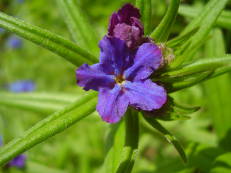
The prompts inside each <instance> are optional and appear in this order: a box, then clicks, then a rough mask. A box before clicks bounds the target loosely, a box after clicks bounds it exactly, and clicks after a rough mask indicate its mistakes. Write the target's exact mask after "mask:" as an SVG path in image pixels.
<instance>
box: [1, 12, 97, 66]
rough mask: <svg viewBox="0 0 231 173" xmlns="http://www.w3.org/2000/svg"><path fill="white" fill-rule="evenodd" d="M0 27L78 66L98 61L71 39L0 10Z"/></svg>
mask: <svg viewBox="0 0 231 173" xmlns="http://www.w3.org/2000/svg"><path fill="white" fill-rule="evenodd" d="M0 27H1V28H4V29H6V30H9V31H11V32H14V33H15V34H17V35H19V36H21V37H23V38H25V39H27V40H30V41H32V42H34V43H35V44H37V45H40V46H42V47H44V48H46V49H48V50H50V51H52V52H53V53H56V54H58V55H59V56H61V57H63V58H65V59H66V60H67V61H69V62H71V63H72V64H74V65H76V66H80V65H82V64H83V63H94V62H97V58H96V57H95V56H93V55H92V54H90V53H89V52H87V51H86V50H84V49H82V48H80V47H79V46H77V45H76V44H74V43H72V42H71V41H68V40H66V39H64V38H62V37H60V36H58V35H56V34H54V33H52V32H49V31H47V30H45V29H42V28H39V27H37V26H34V25H31V24H28V23H26V22H24V21H22V20H20V19H17V18H14V17H11V16H8V15H7V14H4V13H2V12H0Z"/></svg>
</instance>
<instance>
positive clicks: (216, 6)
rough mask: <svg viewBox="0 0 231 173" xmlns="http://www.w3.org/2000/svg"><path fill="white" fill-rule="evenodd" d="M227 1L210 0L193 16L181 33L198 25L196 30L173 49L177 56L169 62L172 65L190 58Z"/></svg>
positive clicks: (189, 30)
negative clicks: (193, 18)
mask: <svg viewBox="0 0 231 173" xmlns="http://www.w3.org/2000/svg"><path fill="white" fill-rule="evenodd" d="M227 2H228V0H219V1H217V0H211V1H210V2H209V3H208V4H207V6H206V7H205V10H204V11H203V12H202V13H201V15H199V17H197V18H195V20H194V21H192V22H191V23H190V24H189V27H186V30H185V31H184V32H182V34H183V35H184V34H186V33H188V32H191V31H192V30H194V29H195V28H197V27H198V26H199V25H200V28H199V29H198V31H197V32H196V33H195V34H194V35H193V36H192V37H190V38H189V40H188V41H186V42H185V43H184V44H182V46H181V47H180V48H178V49H177V50H176V51H175V53H176V57H177V58H176V59H175V61H174V62H173V63H172V64H171V66H172V67H177V66H179V65H181V64H182V63H183V62H187V61H189V60H190V59H192V57H193V55H194V53H195V51H196V50H197V49H198V48H199V47H200V46H201V45H202V44H203V43H204V42H205V41H206V39H207V37H208V34H209V32H210V31H211V28H212V26H213V25H214V24H215V22H216V20H217V18H218V16H219V15H220V13H221V12H222V10H223V9H224V7H225V5H226V3H227ZM208 7H209V8H208ZM205 11H206V13H205Z"/></svg>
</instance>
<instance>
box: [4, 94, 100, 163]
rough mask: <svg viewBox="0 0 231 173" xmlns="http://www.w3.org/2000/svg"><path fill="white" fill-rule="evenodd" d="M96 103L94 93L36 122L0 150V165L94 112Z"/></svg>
mask: <svg viewBox="0 0 231 173" xmlns="http://www.w3.org/2000/svg"><path fill="white" fill-rule="evenodd" d="M96 102H97V99H96V97H95V93H92V94H91V99H89V98H88V99H87V101H86V98H84V100H78V101H76V102H74V103H72V104H70V105H68V106H67V107H65V108H63V109H62V110H60V111H57V112H56V113H54V114H52V115H51V116H48V117H47V118H45V119H44V120H42V121H40V122H38V123H37V124H36V125H35V126H33V127H31V128H30V129H29V130H27V131H26V132H25V133H24V134H23V135H22V136H21V137H18V138H16V139H15V140H13V141H11V142H10V143H8V144H7V145H5V146H4V147H2V148H1V149H0V165H4V164H5V163H7V162H8V161H9V160H11V159H12V158H14V157H16V156H17V155H19V154H21V153H23V152H25V151H27V150H29V149H30V148H32V147H33V146H35V145H37V144H39V143H41V142H43V141H44V140H46V139H48V138H49V137H52V136H54V135H56V134H57V133H60V132H62V131H63V130H65V129H66V128H68V127H70V126H71V125H73V124H74V123H76V122H77V121H79V120H81V119H82V118H84V117H86V116H87V115H89V114H90V113H92V112H94V111H95V106H96ZM83 103H87V104H83Z"/></svg>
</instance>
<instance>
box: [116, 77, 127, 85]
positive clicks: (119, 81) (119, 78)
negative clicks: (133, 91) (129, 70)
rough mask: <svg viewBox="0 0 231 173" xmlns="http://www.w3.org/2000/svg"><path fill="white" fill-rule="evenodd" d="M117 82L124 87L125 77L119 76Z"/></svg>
mask: <svg viewBox="0 0 231 173" xmlns="http://www.w3.org/2000/svg"><path fill="white" fill-rule="evenodd" d="M115 81H116V83H117V84H119V85H122V84H123V83H124V82H125V78H124V77H123V75H118V76H116V77H115Z"/></svg>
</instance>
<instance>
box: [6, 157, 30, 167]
mask: <svg viewBox="0 0 231 173" xmlns="http://www.w3.org/2000/svg"><path fill="white" fill-rule="evenodd" d="M25 164H26V155H24V154H20V155H18V156H17V157H15V158H14V159H12V160H11V161H10V162H9V163H8V164H7V165H8V166H10V167H17V168H24V167H25Z"/></svg>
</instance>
